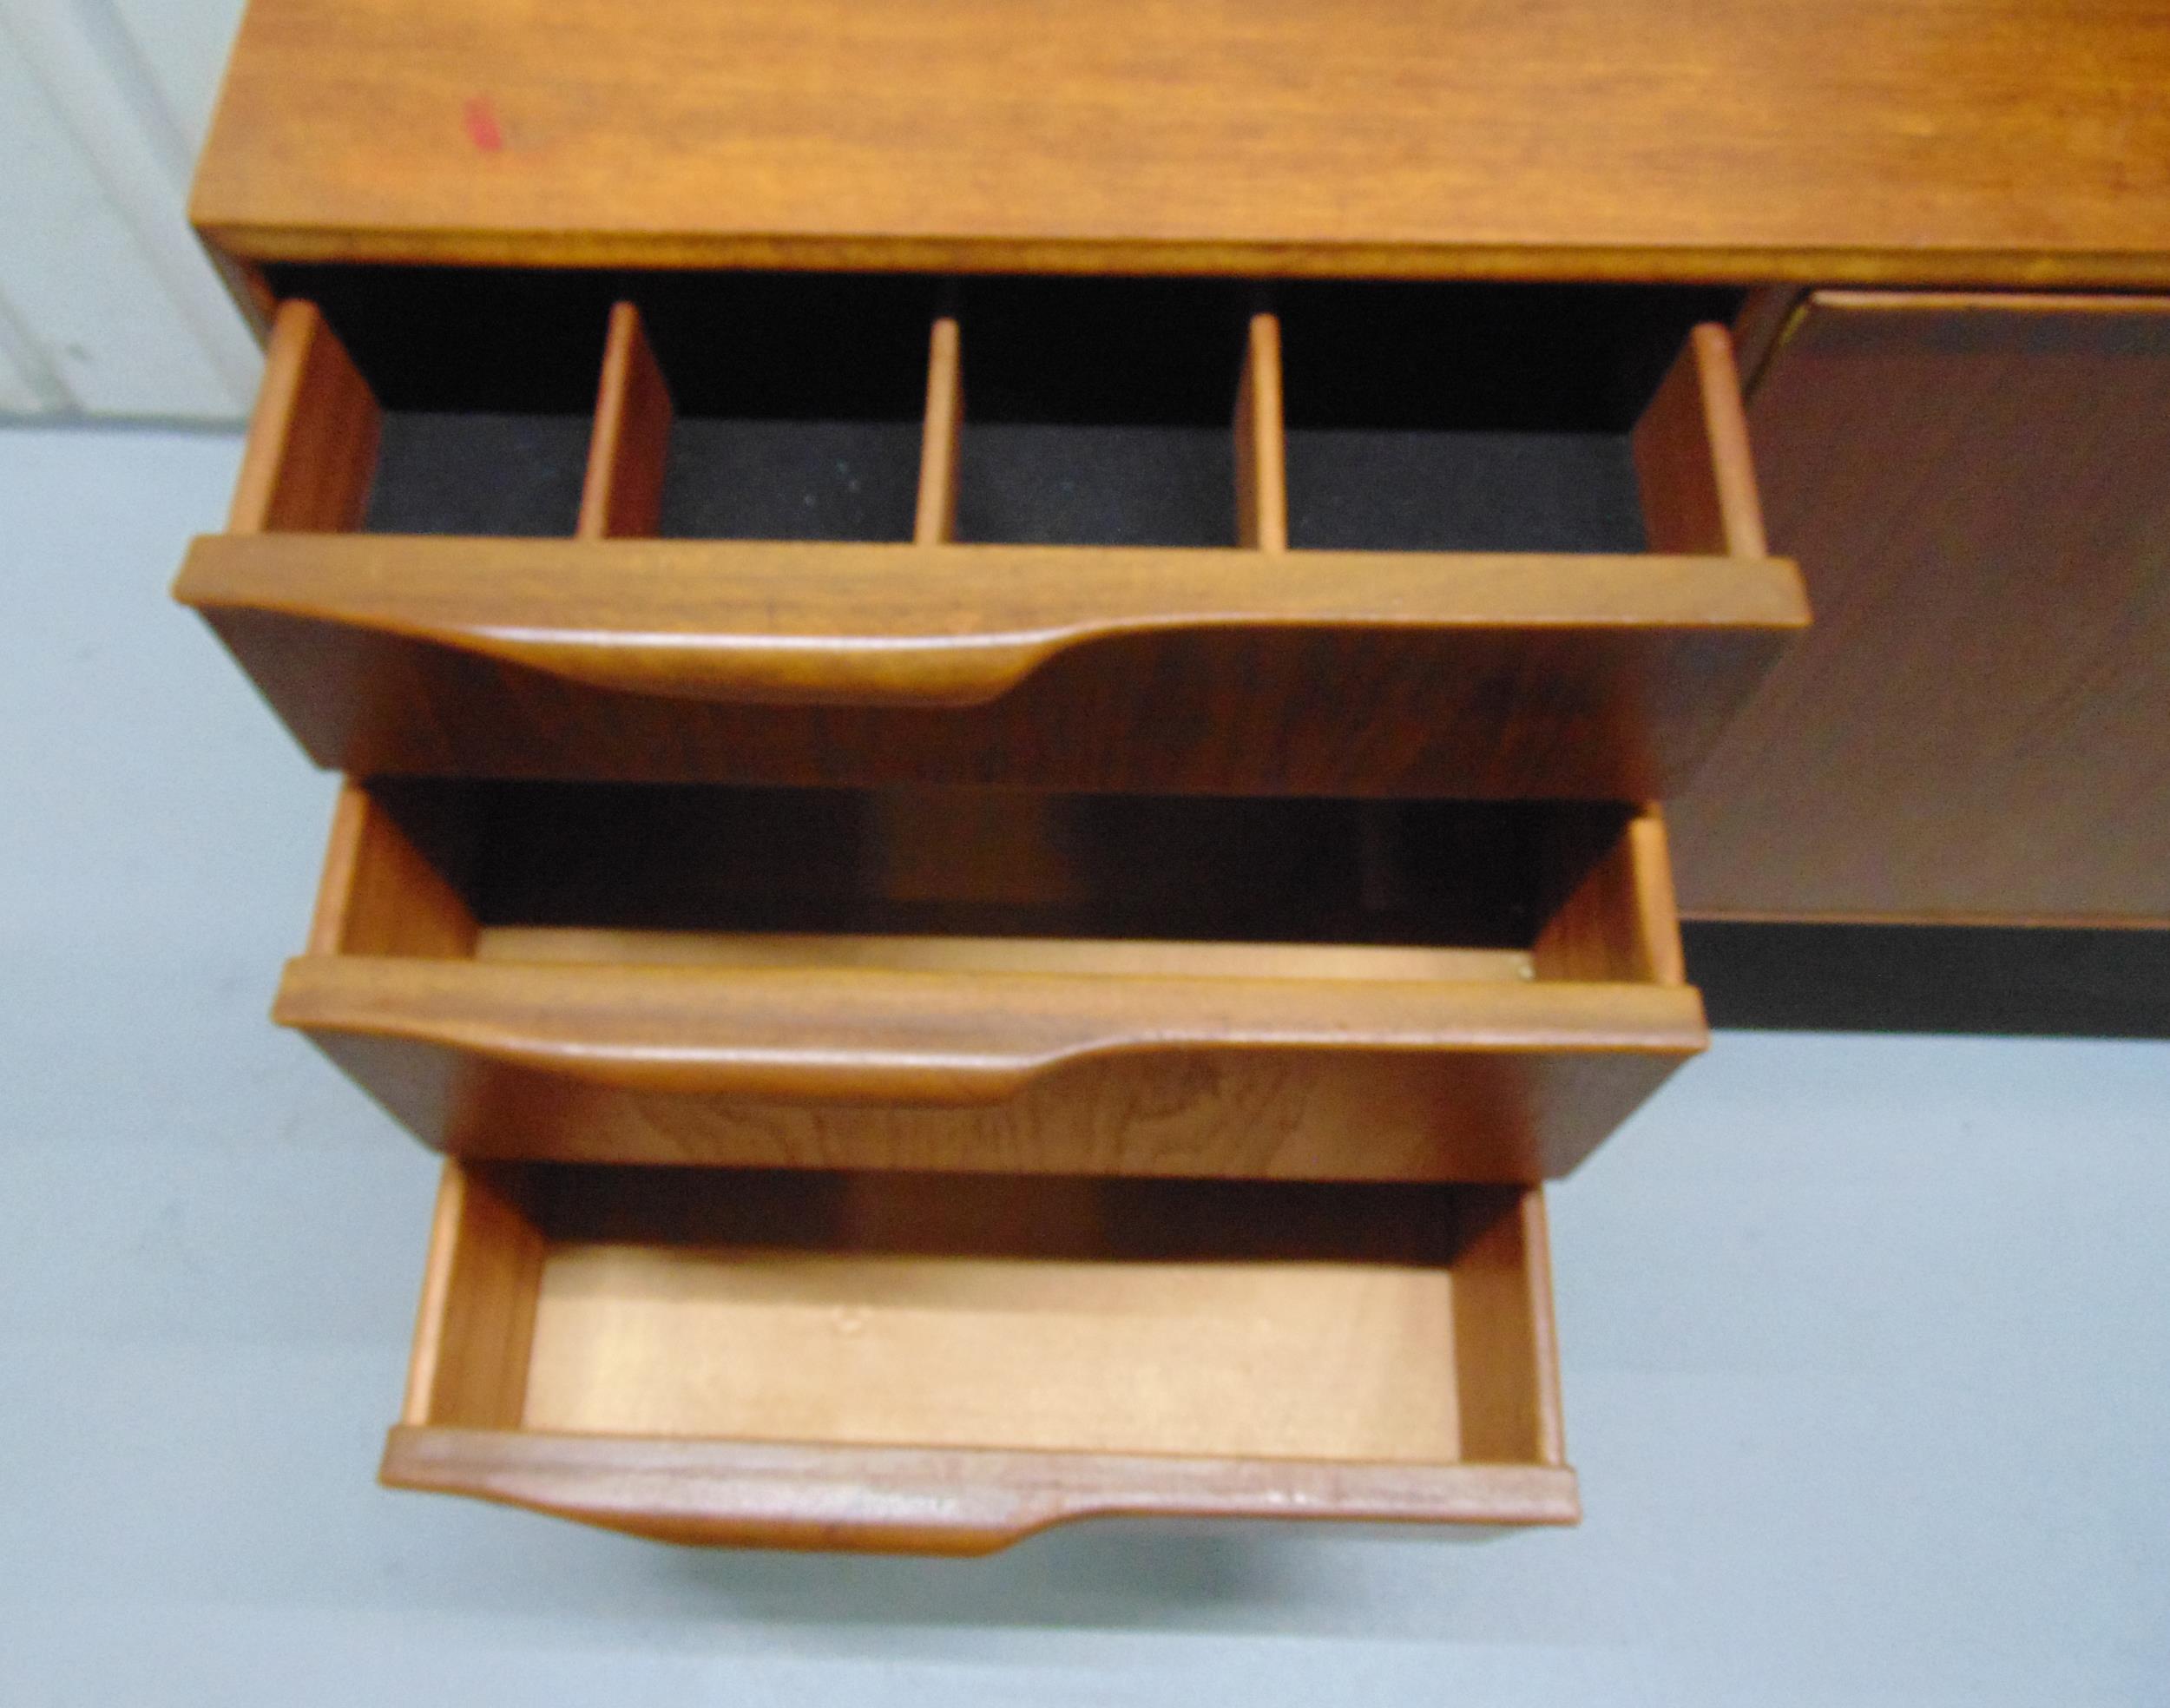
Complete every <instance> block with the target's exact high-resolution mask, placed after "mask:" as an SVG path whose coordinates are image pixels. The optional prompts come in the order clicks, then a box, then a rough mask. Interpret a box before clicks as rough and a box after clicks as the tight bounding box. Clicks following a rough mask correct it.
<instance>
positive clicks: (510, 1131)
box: [274, 788, 1707, 1181]
mask: <svg viewBox="0 0 2170 1708" xmlns="http://www.w3.org/2000/svg"><path fill="white" fill-rule="evenodd" d="M357 802H359V803H360V805H356V803H357ZM1028 808H1029V802H1026V803H1023V804H1022V805H1021V804H1018V803H1012V804H1010V805H1009V807H1008V809H1007V810H1008V812H1009V816H1010V817H1012V818H1019V817H1026V816H1029V815H1028V813H1027V809H1028ZM1576 822H1578V823H1579V822H1580V817H1579V816H1578V818H1577V819H1576ZM1549 848H1550V849H1551V851H1550V852H1548V853H1546V854H1544V855H1542V856H1541V858H1542V859H1543V860H1544V861H1545V863H1546V864H1547V866H1548V872H1547V873H1546V874H1543V875H1541V876H1542V886H1543V887H1542V890H1541V891H1540V895H1541V899H1542V905H1543V906H1544V908H1545V909H1546V911H1547V915H1548V919H1547V923H1545V924H1544V925H1543V927H1542V930H1539V932H1538V935H1537V937H1536V941H1535V946H1534V948H1532V949H1529V950H1528V951H1522V950H1518V949H1513V948H1511V947H1487V946H1482V945H1480V946H1476V947H1468V946H1459V945H1456V944H1452V943H1448V944H1443V945H1440V946H1437V947H1432V946H1429V945H1399V944H1373V945H1367V944H1338V943H1207V944H1202V945H1189V944H1185V943H1179V942H1166V941H1161V942H1137V943H1132V942H1126V941H1123V940H1120V939H1107V938H1097V939H1095V938H1087V939H1081V940H1077V941H1062V940H1055V941H1048V942H1042V941H1038V940H1035V939H1031V938H1029V937H1025V938H1010V939H1008V940H1003V941H997V942H993V943H990V942H988V941H987V940H985V939H982V938H975V937H971V936H963V937H957V936H919V937H912V938H902V939H899V938H897V937H893V936H892V937H882V936H864V935H857V936H843V937H836V936H826V935H807V934H792V933H753V934H741V933H717V932H713V931H707V930H687V931H668V930H647V931H621V930H620V931H598V930H586V929H582V928H578V927H570V928H568V927H560V926H529V927H525V928H513V929H511V930H508V929H507V928H504V927H501V926H495V925H493V926H489V927H485V928H483V930H481V931H479V932H477V933H476V934H475V935H474V936H471V937H468V938H454V939H451V940H449V941H444V940H439V939H436V938H433V936H432V935H431V934H432V933H436V932H440V931H443V930H446V929H448V928H447V926H446V925H445V924H444V923H443V922H444V918H445V916H446V914H447V911H448V910H447V908H446V906H445V899H444V890H445V881H444V878H443V877H442V876H441V874H440V873H439V872H438V871H437V869H436V868H435V867H434V866H433V865H432V864H431V863H430V862H429V861H427V860H426V859H424V857H422V856H421V855H420V853H419V852H418V850H417V849H416V848H415V846H414V845H413V844H412V843H411V842H410V841H409V840H408V839H407V838H406V837H405V836H404V832H403V831H401V829H400V828H399V827H398V825H397V824H394V823H393V821H392V818H391V814H390V813H389V812H388V811H385V810H384V809H383V808H382V807H380V806H379V805H378V804H377V803H376V800H375V798H374V797H372V796H371V795H370V794H369V793H368V792H365V791H362V790H359V789H352V788H351V789H350V791H349V792H348V794H347V795H346V796H345V798H343V800H342V803H341V805H340V809H339V813H338V815H337V816H336V818H335V824H334V837H333V843H332V853H331V857H330V859H329V861H328V863H327V873H328V875H327V880H326V889H325V898H324V900H323V901H322V903H320V905H319V929H318V930H317V932H316V933H315V934H314V935H313V936H312V943H311V952H310V953H308V954H307V955H305V956H301V957H299V958H298V959H296V960H295V961H293V962H291V963H290V964H289V966H288V968H287V971H286V977H285V979H284V980H283V981H282V982H281V986H280V990H279V999H278V1002H277V1005H276V1007H275V1008H274V1015H275V1017H276V1018H277V1019H279V1021H280V1022H282V1023H284V1024H286V1025H290V1026H294V1027H297V1028H301V1029H303V1030H305V1031H306V1032H308V1033H309V1034H310V1035H311V1036H312V1038H313V1039H314V1040H315V1041H317V1042H318V1043H319V1045H320V1046H321V1047H322V1048H324V1049H325V1052H326V1054H329V1055H330V1056H331V1057H332V1059H333V1060H334V1061H337V1062H338V1063H339V1065H340V1066H341V1067H342V1068H345V1070H346V1072H347V1073H349V1074H351V1075H352V1077H353V1078H354V1079H355V1080H356V1081H358V1083H360V1084H361V1085H363V1086H364V1087H365V1088H366V1089H368V1090H369V1091H370V1092H371V1094H372V1095H373V1096H375V1097H376V1098H377V1099H378V1101H379V1102H380V1103H381V1104H382V1105H383V1106H384V1107H385V1108H386V1109H387V1110H388V1111H389V1112H390V1113H392V1114H393V1115H394V1116H395V1117H397V1118H398V1120H401V1121H403V1122H404V1123H405V1124H406V1125H407V1126H408V1127H410V1128H411V1130H412V1131H413V1132H415V1133H417V1134H418V1136H420V1137H421V1138H423V1139H424V1140H425V1141H426V1142H428V1143H430V1144H431V1145H434V1146H437V1147H439V1148H442V1149H445V1150H448V1151H450V1152H452V1153H456V1154H460V1155H466V1156H473V1157H499V1158H504V1157H517V1158H531V1159H555V1160H562V1161H615V1162H646V1163H703V1164H727V1165H734V1166H778V1165H782V1166H814V1167H823V1168H834V1167H865V1166H879V1167H909V1168H924V1169H942V1170H957V1171H963V1172H987V1171H1006V1172H1013V1173H1139V1174H1159V1175H1196V1174H1223V1175H1257V1176H1263V1177H1270V1178H1283V1179H1484V1180H1511V1181H1535V1180H1538V1179H1544V1178H1547V1177H1548V1176H1552V1175H1557V1174H1562V1173H1567V1172H1568V1171H1569V1170H1570V1169H1572V1168H1573V1167H1575V1166H1576V1165H1577V1164H1578V1163H1579V1162H1581V1159H1583V1158H1584V1157H1585V1156H1587V1155H1588V1153H1589V1152H1590V1151H1591V1150H1592V1149H1593V1148H1595V1146H1596V1145H1597V1144H1598V1143H1600V1142H1601V1140H1603V1139H1604V1138H1605V1137H1606V1135H1607V1134H1608V1133H1610V1132H1611V1131H1612V1130H1613V1129H1614V1127H1617V1126H1618V1125H1619V1124H1620V1122H1621V1121H1622V1120H1625V1119H1626V1118H1627V1116H1628V1115H1629V1114H1630V1113H1633V1112H1634V1109H1635V1108H1636V1107H1638V1106H1639V1105H1640V1104H1641V1102H1642V1101H1643V1100H1645V1099H1647V1097H1648V1096H1649V1094H1651V1093H1652V1092H1653V1091H1654V1090H1655V1088H1656V1087H1658V1086H1659V1085H1660V1083H1662V1082H1663V1081H1664V1080H1665V1079H1666V1077H1667V1075H1668V1074H1671V1073H1672V1072H1673V1071H1674V1068H1676V1067H1677V1066H1678V1065H1679V1063H1680V1061H1682V1060H1683V1059H1685V1058H1686V1057H1687V1055H1689V1054H1693V1053H1694V1052H1695V1051H1697V1050H1699V1049H1700V1048H1702V1047H1703V1046H1704V1044H1705V1043H1706V1041H1707V1034H1706V1030H1705V1028H1704V1025H1703V1020H1702V1010H1701V1005H1700V1001H1699V999H1698V998H1697V995H1696V994H1695V992H1694V991H1693V989H1689V988H1687V987H1686V986H1685V985H1683V984H1681V983H1680V982H1679V946H1678V930H1677V926H1676V925H1675V923H1674V919H1673V917H1672V914H1671V910H1670V892H1669V886H1668V884H1667V878H1666V876H1665V871H1664V865H1665V848H1664V839H1663V834H1662V829H1661V827H1660V825H1659V824H1658V823H1657V821H1656V819H1655V818H1654V816H1653V815H1650V814H1644V815H1642V816H1641V817H1640V818H1629V819H1628V820H1627V823H1626V824H1625V826H1624V827H1623V828H1621V829H1620V830H1618V831H1616V832H1615V834H1614V837H1613V838H1612V840H1611V842H1610V843H1609V844H1608V845H1607V846H1604V847H1601V848H1596V849H1591V848H1589V847H1588V846H1584V845H1582V844H1581V841H1580V840H1579V839H1578V838H1577V837H1573V836H1568V835H1564V834H1563V835H1562V836H1561V837H1560V838H1557V839H1556V841H1555V842H1554V843H1552V844H1549ZM1013 852H1014V851H1013ZM968 856H969V849H963V848H960V849H959V851H957V853H956V855H955V856H954V858H955V859H956V860H957V861H959V862H962V861H963V860H964V859H966V858H967V857H968ZM554 857H555V858H556V859H559V860H564V859H567V858H569V857H570V856H569V854H568V853H565V852H562V851H561V852H559V853H558V854H556V856H554ZM891 864H896V863H895V862H893V861H892V862H891ZM905 864H906V865H907V866H908V865H909V864H910V862H909V861H907V862H906V863H905ZM1033 864H1034V862H1033V860H1032V859H1031V857H1029V850H1028V851H1027V853H1026V855H1025V857H1023V868H1024V869H1025V870H1029V869H1030V868H1031V867H1032V865H1033ZM1018 869H1019V868H1018V864H1017V862H1016V861H1014V860H1010V859H1002V860H997V861H996V862H994V863H993V864H991V865H990V867H989V873H990V881H992V882H995V883H997V884H1001V885H1002V886H1003V893H1015V892H1016V870H1018ZM1555 870H1556V873H1557V882H1556V883H1555V881H1554V878H1553V876H1552V874H1553V872H1554V871H1555ZM892 876H894V875H893V874H892ZM904 878H905V881H906V882H907V883H909V882H911V874H910V872H909V871H908V870H907V871H905V872H904ZM627 880H628V881H635V880H634V875H633V874H630V873H628V874H627ZM339 886H344V894H345V896H351V897H356V898H365V899H366V905H364V904H363V902H362V901H360V900H348V899H345V898H344V897H343V894H342V890H341V889H340V887H339ZM403 886H411V890H412V893H413V896H414V901H415V908H416V912H417V914H418V920H419V922H420V923H418V925H417V926H416V927H415V928H413V929H411V930H409V929H405V928H403V927H402V926H401V924H400V923H399V920H398V911H399V910H398V894H399V893H400V890H401V889H402V888H403ZM959 893H960V894H961V893H962V892H959ZM454 920H455V922H456V923H455V926H454V927H453V928H452V929H457V923H458V922H464V923H465V925H466V928H467V929H468V930H470V931H471V930H473V926H472V920H471V916H470V915H468V914H467V913H466V911H465V910H464V909H461V910H457V913H456V914H455V915H454ZM339 930H345V933H346V935H345V936H340V935H338V932H339ZM433 943H435V944H437V945H438V946H434V947H433Z"/></svg>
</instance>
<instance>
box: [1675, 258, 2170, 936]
mask: <svg viewBox="0 0 2170 1708" xmlns="http://www.w3.org/2000/svg"><path fill="white" fill-rule="evenodd" d="M1751 421H1752V426H1753V430H1754V433H1755V438H1756V449H1757V456H1758V460H1759V463H1760V466H1761V472H1762V476H1763V490H1764V496H1765V503H1766V509H1767V512H1768V516H1769V521H1770V529H1771V536H1772V541H1773V542H1774V543H1775V544H1776V546H1777V548H1778V549H1779V550H1782V551H1785V552H1787V553H1789V554H1791V555H1795V556H1798V560H1799V562H1800V564H1801V568H1802V571H1803V573H1804V574H1805V575H1806V576H1807V578H1808V581H1809V587H1810V591H1811V594H1812V597H1813V600H1814V602H1815V606H1816V610H1817V623H1816V627H1815V628H1814V629H1813V630H1812V632H1811V633H1810V634H1809V635H1808V636H1807V637H1805V639H1804V640H1803V641H1802V642H1801V643H1800V645H1799V647H1798V648H1796V649H1795V650H1793V651H1792V653H1791V654H1789V655H1788V656H1787V657H1786V658H1785V660H1783V661H1782V662H1781V663H1780V664H1779V666H1778V667H1776V668H1775V669H1774V670H1773V671H1772V674H1771V676H1770V677H1769V679H1768V680H1767V681H1766V683H1765V685H1764V686H1763V687H1762V688H1761V689H1760V690H1759V692H1758V693H1757V694H1756V696H1755V697H1754V698H1753V699H1752V700H1751V701H1750V702H1749V704H1748V706H1747V708H1746V710H1745V711H1744V712H1743V713H1742V714H1741V716H1740V717H1739V720H1738V721H1737V722H1736V723H1735V724H1734V725H1733V727H1732V729H1731V730H1730V731H1729V732H1727V734H1726V736H1725V737H1724V739H1722V740H1721V742H1720V745H1719V746H1718V749H1717V751H1716V753H1715V755H1714V756H1713V759H1711V761H1710V763H1709V764H1708V765H1707V766H1706V769H1705V770H1704V771H1703V772H1701V774H1700V776H1699V778H1697V780H1696V782H1695V784H1694V785H1693V787H1692V788H1691V789H1690V790H1689V791H1688V792H1687V795H1686V796H1685V797H1684V798H1681V799H1680V800H1679V801H1677V802H1675V803H1674V805H1673V807H1672V809H1671V814H1670V816H1671V818H1672V824H1673V830H1674V850H1675V854H1676V857H1677V860H1678V864H1679V870H1680V899H1681V903H1682V905H1683V906H1684V907H1685V908H1686V909H1687V911H1689V912H1690V913H1692V914H1695V915H1699V916H1707V917H1751V918H1752V917H1779V918H1794V919H1826V918H1828V919H1859V920H1879V919H1901V920H1922V921H1937V922H1944V923H1960V922H1969V921H2002V922H2006V923H2022V922H2029V921H2032V922H2038V923H2097V924H2127V923H2166V922H2170V299H2160V298H2157V299H2118V298H2099V297H2098V298H2054V297H2050V298H2043V297H1993V296H1992V297H1968V296H1956V297H1955V296H1934V295H1930V296H1914V295H1902V294H1893V293H1864V292H1821V293H1819V294H1818V295H1817V296H1816V297H1814V298H1813V299H1812V301H1811V302H1810V303H1809V305H1808V306H1807V308H1806V310H1805V312H1804V313H1803V314H1802V315H1801V316H1800V318H1799V319H1798V320H1797V321H1796V322H1795V323H1794V325H1793V329H1792V333H1791V336H1790V337H1789V338H1787V339H1786V340H1785V343H1784V344H1782V345H1780V346H1779V349H1778V351H1776V353H1775V354H1774V355H1773V356H1772V358H1770V360H1769V361H1768V363H1767V365H1766V368H1765V371H1764V378H1763V381H1762V384H1761V385H1760V386H1759V389H1758V391H1756V393H1755V396H1754V398H1753V400H1752V410H1751Z"/></svg>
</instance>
